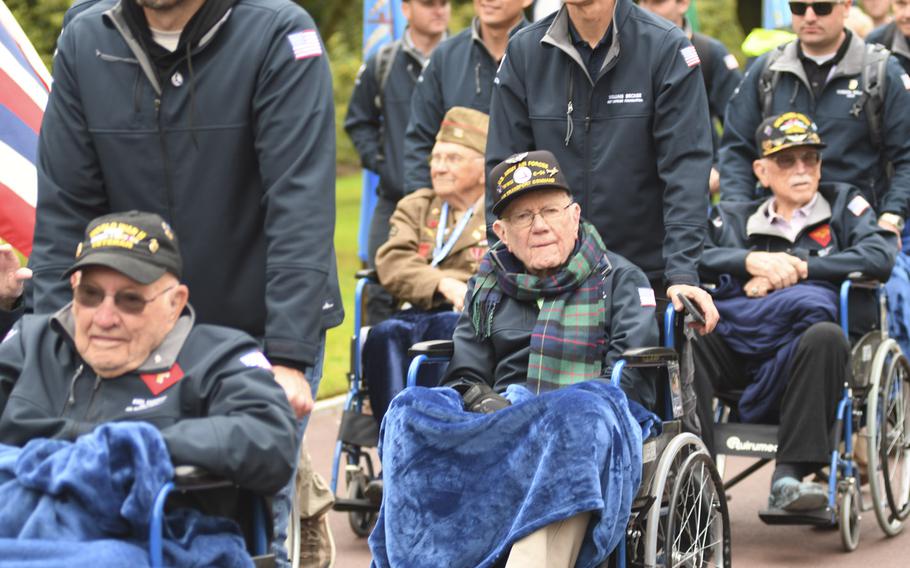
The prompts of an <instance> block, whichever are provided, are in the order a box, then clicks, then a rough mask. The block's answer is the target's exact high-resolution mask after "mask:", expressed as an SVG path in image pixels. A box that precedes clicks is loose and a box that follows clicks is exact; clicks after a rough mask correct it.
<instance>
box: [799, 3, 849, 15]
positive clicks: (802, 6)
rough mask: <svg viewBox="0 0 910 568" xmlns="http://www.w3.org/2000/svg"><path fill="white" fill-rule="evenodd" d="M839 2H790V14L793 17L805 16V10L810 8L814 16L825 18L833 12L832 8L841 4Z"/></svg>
mask: <svg viewBox="0 0 910 568" xmlns="http://www.w3.org/2000/svg"><path fill="white" fill-rule="evenodd" d="M843 3H844V2H843V0H841V1H840V2H790V3H789V4H790V13H791V14H793V15H794V16H805V15H806V10H808V9H809V8H810V7H811V8H812V11H813V12H815V15H816V16H827V15H829V14H831V12H833V11H834V6H836V5H837V4H843Z"/></svg>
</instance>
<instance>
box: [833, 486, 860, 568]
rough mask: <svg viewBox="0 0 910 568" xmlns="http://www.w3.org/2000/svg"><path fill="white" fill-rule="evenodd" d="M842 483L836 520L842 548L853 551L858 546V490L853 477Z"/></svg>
mask: <svg viewBox="0 0 910 568" xmlns="http://www.w3.org/2000/svg"><path fill="white" fill-rule="evenodd" d="M844 483H845V485H844V488H843V490H842V493H843V494H842V495H841V501H840V509H839V510H838V514H837V520H838V525H840V539H841V543H843V545H844V550H846V551H847V552H853V551H854V550H856V547H857V546H859V533H860V526H859V522H860V518H861V515H860V500H859V490H858V488H857V485H856V480H855V479H849V480H847V481H845V482H844Z"/></svg>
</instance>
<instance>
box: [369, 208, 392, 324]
mask: <svg viewBox="0 0 910 568" xmlns="http://www.w3.org/2000/svg"><path fill="white" fill-rule="evenodd" d="M396 205H398V200H397V199H395V198H392V197H384V196H382V195H380V196H379V198H378V199H377V200H376V208H375V209H374V210H373V217H372V218H371V219H370V232H369V234H368V235H367V258H368V262H367V264H368V265H369V267H370V268H376V251H377V250H379V247H381V246H382V245H383V244H385V242H386V241H387V240H389V219H391V218H392V213H394V212H395V206H396ZM366 294H367V301H366V304H367V305H366V318H365V322H366V324H367V325H376V324H378V323H379V322H382V321H385V320H387V319H389V318H390V317H391V316H392V314H394V313H395V312H396V311H397V309H398V301H397V300H395V298H394V297H393V296H392V295H391V294H389V293H388V292H386V289H385V288H383V287H382V286H380V285H379V284H369V285H367V288H366Z"/></svg>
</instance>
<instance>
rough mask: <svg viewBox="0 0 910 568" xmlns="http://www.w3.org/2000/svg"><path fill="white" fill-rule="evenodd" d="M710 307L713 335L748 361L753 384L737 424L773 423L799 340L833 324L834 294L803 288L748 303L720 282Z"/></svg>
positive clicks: (733, 285)
mask: <svg viewBox="0 0 910 568" xmlns="http://www.w3.org/2000/svg"><path fill="white" fill-rule="evenodd" d="M714 303H715V305H716V306H717V311H718V312H720V322H719V323H718V324H717V328H716V329H715V331H714V333H718V334H720V335H721V337H723V338H724V340H725V341H726V342H727V345H729V346H730V348H731V349H733V351H735V352H736V353H739V354H740V355H744V356H745V357H747V358H748V360H749V362H748V364H747V365H746V370H747V372H748V373H749V374H750V376H751V377H752V383H751V384H750V385H749V386H748V387H746V389H745V391H744V392H743V396H742V398H741V399H740V401H739V416H740V419H741V420H742V421H743V422H763V423H776V422H777V421H778V420H779V418H780V399H781V397H782V396H783V394H784V390H785V389H786V388H787V378H788V373H787V371H788V370H789V368H790V358H791V357H792V355H793V353H794V351H795V350H796V346H797V344H798V343H799V341H798V340H799V337H800V336H801V335H802V333H803V332H804V331H806V330H807V329H809V327H811V326H812V325H813V324H816V323H819V322H823V321H828V322H836V321H837V293H836V292H835V291H834V289H833V288H832V287H831V285H829V284H826V283H822V282H804V283H800V284H797V285H795V286H791V287H789V288H784V289H782V290H777V291H775V292H772V293H771V294H769V295H767V296H765V297H764V298H747V297H746V296H745V295H744V294H743V291H742V285H741V284H740V283H739V282H737V281H736V280H734V279H732V278H730V277H729V276H723V277H721V282H720V286H718V288H717V290H716V291H715V292H714Z"/></svg>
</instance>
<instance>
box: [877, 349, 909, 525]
mask: <svg viewBox="0 0 910 568" xmlns="http://www.w3.org/2000/svg"><path fill="white" fill-rule="evenodd" d="M908 381H910V363H908V362H907V359H906V358H905V357H904V356H903V355H901V356H897V357H894V358H892V360H891V364H890V365H889V366H888V374H887V376H886V379H885V384H884V386H883V387H882V394H881V397H880V400H881V401H882V409H881V420H880V422H879V423H880V424H881V430H880V436H879V442H880V447H879V450H880V453H879V457H880V458H881V462H882V463H881V466H882V476H883V478H884V482H885V483H884V485H885V494H886V495H887V498H888V506H889V507H890V509H891V514H892V515H893V517H894V518H895V519H896V520H898V521H904V520H906V518H907V516H908V515H910V420H908V418H910V417H908V416H907V411H908V407H910V384H908Z"/></svg>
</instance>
